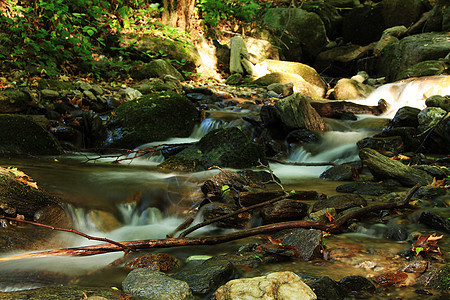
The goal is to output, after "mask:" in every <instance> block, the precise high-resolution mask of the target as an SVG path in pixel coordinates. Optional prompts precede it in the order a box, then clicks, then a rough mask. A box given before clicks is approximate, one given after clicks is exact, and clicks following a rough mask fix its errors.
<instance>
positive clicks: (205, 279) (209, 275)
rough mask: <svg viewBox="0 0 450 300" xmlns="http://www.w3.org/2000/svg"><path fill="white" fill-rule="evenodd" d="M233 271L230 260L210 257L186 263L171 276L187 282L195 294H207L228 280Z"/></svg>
mask: <svg viewBox="0 0 450 300" xmlns="http://www.w3.org/2000/svg"><path fill="white" fill-rule="evenodd" d="M233 273H234V267H233V264H232V263H231V262H229V261H228V260H224V259H216V258H211V259H208V260H206V261H204V262H203V263H201V264H195V265H194V266H189V265H188V266H186V267H185V268H184V269H183V270H182V271H180V272H178V273H175V274H174V275H173V276H172V277H173V278H176V279H179V280H183V281H185V282H187V283H188V284H189V287H190V288H191V290H192V291H193V292H194V293H196V294H208V293H211V292H213V291H214V290H216V289H217V288H218V287H219V286H220V285H222V284H224V283H225V282H227V281H228V280H230V279H231V277H232V276H233Z"/></svg>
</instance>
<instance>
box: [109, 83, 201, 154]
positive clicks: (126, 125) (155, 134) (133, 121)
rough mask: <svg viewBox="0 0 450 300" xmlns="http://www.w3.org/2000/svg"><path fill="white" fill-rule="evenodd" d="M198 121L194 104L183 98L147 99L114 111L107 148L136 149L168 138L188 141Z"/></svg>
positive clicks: (168, 95) (170, 95)
mask: <svg viewBox="0 0 450 300" xmlns="http://www.w3.org/2000/svg"><path fill="white" fill-rule="evenodd" d="M198 121H199V114H198V111H197V109H196V108H195V106H194V104H192V103H191V102H190V101H189V100H188V99H187V98H186V97H184V96H182V95H179V94H175V93H169V92H168V93H160V94H149V95H145V96H143V97H142V98H137V99H135V100H132V101H128V102H125V103H123V104H122V105H120V106H119V107H117V108H116V109H115V110H114V114H112V115H111V117H110V118H109V120H108V122H107V129H108V138H107V140H106V143H105V146H106V147H117V148H127V149H133V148H135V147H137V146H139V145H142V144H144V143H149V142H153V141H162V140H165V139H167V138H169V137H187V136H189V135H190V134H191V132H192V130H193V128H194V125H195V124H196V123H197V122H198Z"/></svg>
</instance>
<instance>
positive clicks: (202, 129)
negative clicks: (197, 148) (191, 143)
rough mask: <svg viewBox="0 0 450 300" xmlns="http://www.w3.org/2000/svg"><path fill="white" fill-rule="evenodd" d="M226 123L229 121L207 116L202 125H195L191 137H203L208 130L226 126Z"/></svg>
mask: <svg viewBox="0 0 450 300" xmlns="http://www.w3.org/2000/svg"><path fill="white" fill-rule="evenodd" d="M226 124H227V123H226V122H225V121H223V120H219V119H216V118H206V119H204V120H203V121H202V122H201V123H200V125H197V126H195V128H194V130H193V131H192V134H191V136H190V137H191V138H193V139H201V138H202V137H204V136H205V135H206V134H207V133H208V132H210V131H212V130H214V129H219V128H222V127H225V126H226Z"/></svg>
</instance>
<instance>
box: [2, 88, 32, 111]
mask: <svg viewBox="0 0 450 300" xmlns="http://www.w3.org/2000/svg"><path fill="white" fill-rule="evenodd" d="M30 101H31V97H30V95H29V94H28V93H25V92H23V91H21V90H16V89H6V90H3V91H0V113H2V114H9V113H17V112H23V111H24V110H25V109H26V108H27V105H28V103H29V102H30Z"/></svg>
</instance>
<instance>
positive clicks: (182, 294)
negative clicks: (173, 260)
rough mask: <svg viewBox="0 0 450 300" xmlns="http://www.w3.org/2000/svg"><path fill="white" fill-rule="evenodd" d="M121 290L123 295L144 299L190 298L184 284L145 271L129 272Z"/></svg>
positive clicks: (169, 299) (156, 272) (155, 272)
mask: <svg viewBox="0 0 450 300" xmlns="http://www.w3.org/2000/svg"><path fill="white" fill-rule="evenodd" d="M122 288H123V291H124V292H125V293H128V294H131V295H133V296H134V297H137V298H144V299H160V300H163V299H164V300H166V299H167V300H181V299H186V298H188V297H190V296H192V292H191V290H190V289H189V286H188V284H187V283H186V282H184V281H181V280H177V279H174V278H172V277H169V276H167V275H166V274H164V273H162V272H158V271H152V270H147V269H135V270H133V271H131V272H130V273H129V274H128V276H127V277H126V278H125V280H124V281H123V282H122Z"/></svg>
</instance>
